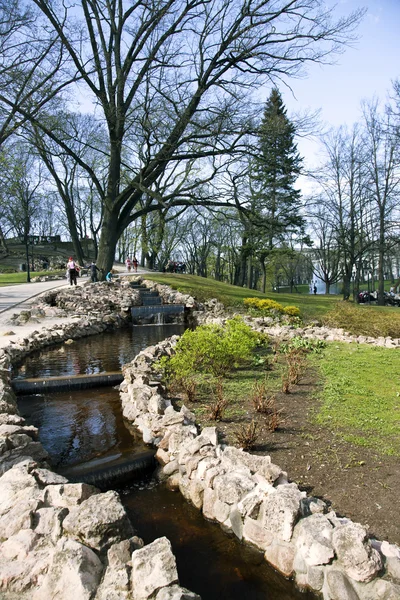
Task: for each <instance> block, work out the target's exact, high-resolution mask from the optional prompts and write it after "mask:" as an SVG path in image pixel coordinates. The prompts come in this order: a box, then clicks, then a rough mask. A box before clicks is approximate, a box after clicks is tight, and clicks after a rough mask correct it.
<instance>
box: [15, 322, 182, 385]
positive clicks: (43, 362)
mask: <svg viewBox="0 0 400 600" xmlns="http://www.w3.org/2000/svg"><path fill="white" fill-rule="evenodd" d="M183 331H184V326H183V325H158V326H153V325H147V326H144V327H126V328H123V329H118V330H115V331H111V332H107V333H103V334H101V335H96V336H90V337H87V338H82V339H80V340H76V341H75V342H73V343H72V344H59V345H57V346H52V347H51V348H45V349H43V350H41V351H39V352H34V353H32V354H31V355H29V356H27V357H26V358H25V359H24V363H23V365H19V366H17V367H16V368H15V370H14V373H13V377H15V378H25V377H39V378H44V377H57V376H59V375H60V376H68V375H92V374H97V373H102V372H104V371H120V370H121V367H122V365H125V364H127V363H129V362H130V361H131V360H132V359H133V358H134V357H135V356H136V354H138V352H140V351H141V350H143V349H144V348H147V346H151V345H153V344H156V343H157V342H159V341H161V340H163V339H165V338H166V337H169V336H171V335H175V334H181V333H183Z"/></svg>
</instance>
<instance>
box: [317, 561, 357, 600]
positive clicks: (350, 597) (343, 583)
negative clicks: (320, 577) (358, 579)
mask: <svg viewBox="0 0 400 600" xmlns="http://www.w3.org/2000/svg"><path fill="white" fill-rule="evenodd" d="M323 592H324V598H329V600H360V597H359V595H358V594H357V592H356V590H355V589H354V587H353V584H352V583H351V582H350V580H349V579H348V577H347V576H346V575H345V574H344V573H343V572H342V571H340V570H339V569H334V568H333V569H331V570H329V571H328V573H327V574H326V577H325V584H324V587H323Z"/></svg>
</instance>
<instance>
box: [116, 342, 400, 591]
mask: <svg viewBox="0 0 400 600" xmlns="http://www.w3.org/2000/svg"><path fill="white" fill-rule="evenodd" d="M177 339H178V338H177V337H173V338H170V339H169V340H165V341H164V342H161V343H159V344H157V345H155V346H152V347H150V348H147V349H146V350H144V351H142V352H140V353H139V354H138V356H137V357H136V358H135V359H134V360H133V361H132V363H131V364H130V365H127V366H126V367H125V368H124V382H123V383H122V384H121V387H120V389H121V400H122V405H123V414H124V416H125V418H127V419H128V420H129V421H131V422H132V423H133V424H134V425H135V426H137V427H138V428H139V430H140V431H141V432H142V434H143V439H144V441H145V442H146V443H149V444H154V445H155V446H157V447H158V450H157V453H156V458H157V459H158V461H159V463H160V470H159V476H160V478H161V479H162V480H165V481H166V484H167V486H168V487H169V488H170V489H171V490H180V492H181V493H182V494H183V496H184V497H185V498H186V499H187V500H188V501H189V502H191V503H192V504H193V505H194V506H196V507H197V508H198V509H199V510H201V511H202V513H203V515H204V517H205V518H206V519H209V520H211V521H216V522H218V523H219V524H220V525H221V527H222V528H223V529H224V530H226V531H227V532H230V533H233V534H234V535H235V536H236V537H237V538H238V539H239V540H241V541H243V542H245V543H248V544H251V545H253V546H255V547H257V548H258V549H260V550H262V551H263V552H264V556H265V560H266V561H267V562H268V563H270V564H271V565H272V566H273V567H274V568H276V569H277V570H278V571H280V572H281V573H282V574H283V575H284V576H285V577H294V578H295V580H296V583H297V585H298V586H299V587H301V588H308V589H311V590H314V591H315V592H317V593H319V594H321V595H322V597H323V598H324V600H396V599H397V600H398V599H399V598H400V549H399V548H398V547H397V546H395V545H391V544H389V543H387V542H380V541H378V540H371V539H369V538H368V536H367V531H366V529H365V528H364V527H363V526H362V525H360V524H358V523H353V522H351V521H350V520H348V519H345V518H339V517H337V515H336V514H335V513H334V512H333V511H330V510H329V509H328V507H327V506H326V504H325V503H324V502H322V501H321V500H320V499H317V498H313V497H307V496H306V493H305V492H302V491H300V490H299V489H298V487H297V485H296V484H294V483H289V481H288V477H287V474H286V473H285V472H283V471H282V470H281V469H280V468H279V467H278V466H277V465H274V464H273V463H272V462H271V458H270V457H269V456H253V455H251V454H248V453H246V452H243V451H242V450H238V449H236V448H234V447H230V446H222V445H220V444H218V440H217V435H216V430H215V429H214V428H205V429H203V431H201V432H200V433H199V432H198V430H197V427H196V424H195V418H194V415H193V414H192V413H191V412H190V411H189V410H188V409H187V408H186V407H184V406H183V407H182V409H181V410H180V411H179V412H178V411H176V410H175V409H174V407H173V406H172V405H171V403H170V401H169V400H168V399H167V398H166V397H165V394H164V390H163V387H162V385H160V383H159V382H158V381H157V377H158V374H157V372H156V371H155V370H154V368H153V363H154V361H156V360H158V359H159V358H160V357H161V356H164V355H171V353H172V352H173V351H174V346H175V345H176V342H177Z"/></svg>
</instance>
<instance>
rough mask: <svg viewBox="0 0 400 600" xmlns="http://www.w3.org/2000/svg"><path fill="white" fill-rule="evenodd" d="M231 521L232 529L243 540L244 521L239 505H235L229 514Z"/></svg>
mask: <svg viewBox="0 0 400 600" xmlns="http://www.w3.org/2000/svg"><path fill="white" fill-rule="evenodd" d="M229 520H230V522H231V528H232V531H233V533H234V534H235V535H236V537H237V538H238V539H239V540H241V539H242V538H243V519H242V515H241V514H240V512H239V511H238V508H237V504H234V505H233V506H232V508H231V512H230V513H229Z"/></svg>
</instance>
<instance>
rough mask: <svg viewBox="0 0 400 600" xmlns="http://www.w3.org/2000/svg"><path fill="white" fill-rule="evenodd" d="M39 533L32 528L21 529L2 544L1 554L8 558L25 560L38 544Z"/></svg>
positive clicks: (0, 546) (2, 556) (0, 547)
mask: <svg viewBox="0 0 400 600" xmlns="http://www.w3.org/2000/svg"><path fill="white" fill-rule="evenodd" d="M39 537H40V536H39V535H38V534H37V533H35V532H34V531H32V530H31V529H20V531H18V533H16V534H15V535H13V536H11V537H10V538H8V540H6V541H5V542H3V543H2V544H1V545H0V556H1V558H5V559H6V560H24V559H25V558H26V557H27V556H28V554H29V553H30V552H31V551H32V550H33V548H34V547H35V546H36V544H37V542H38V540H39Z"/></svg>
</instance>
